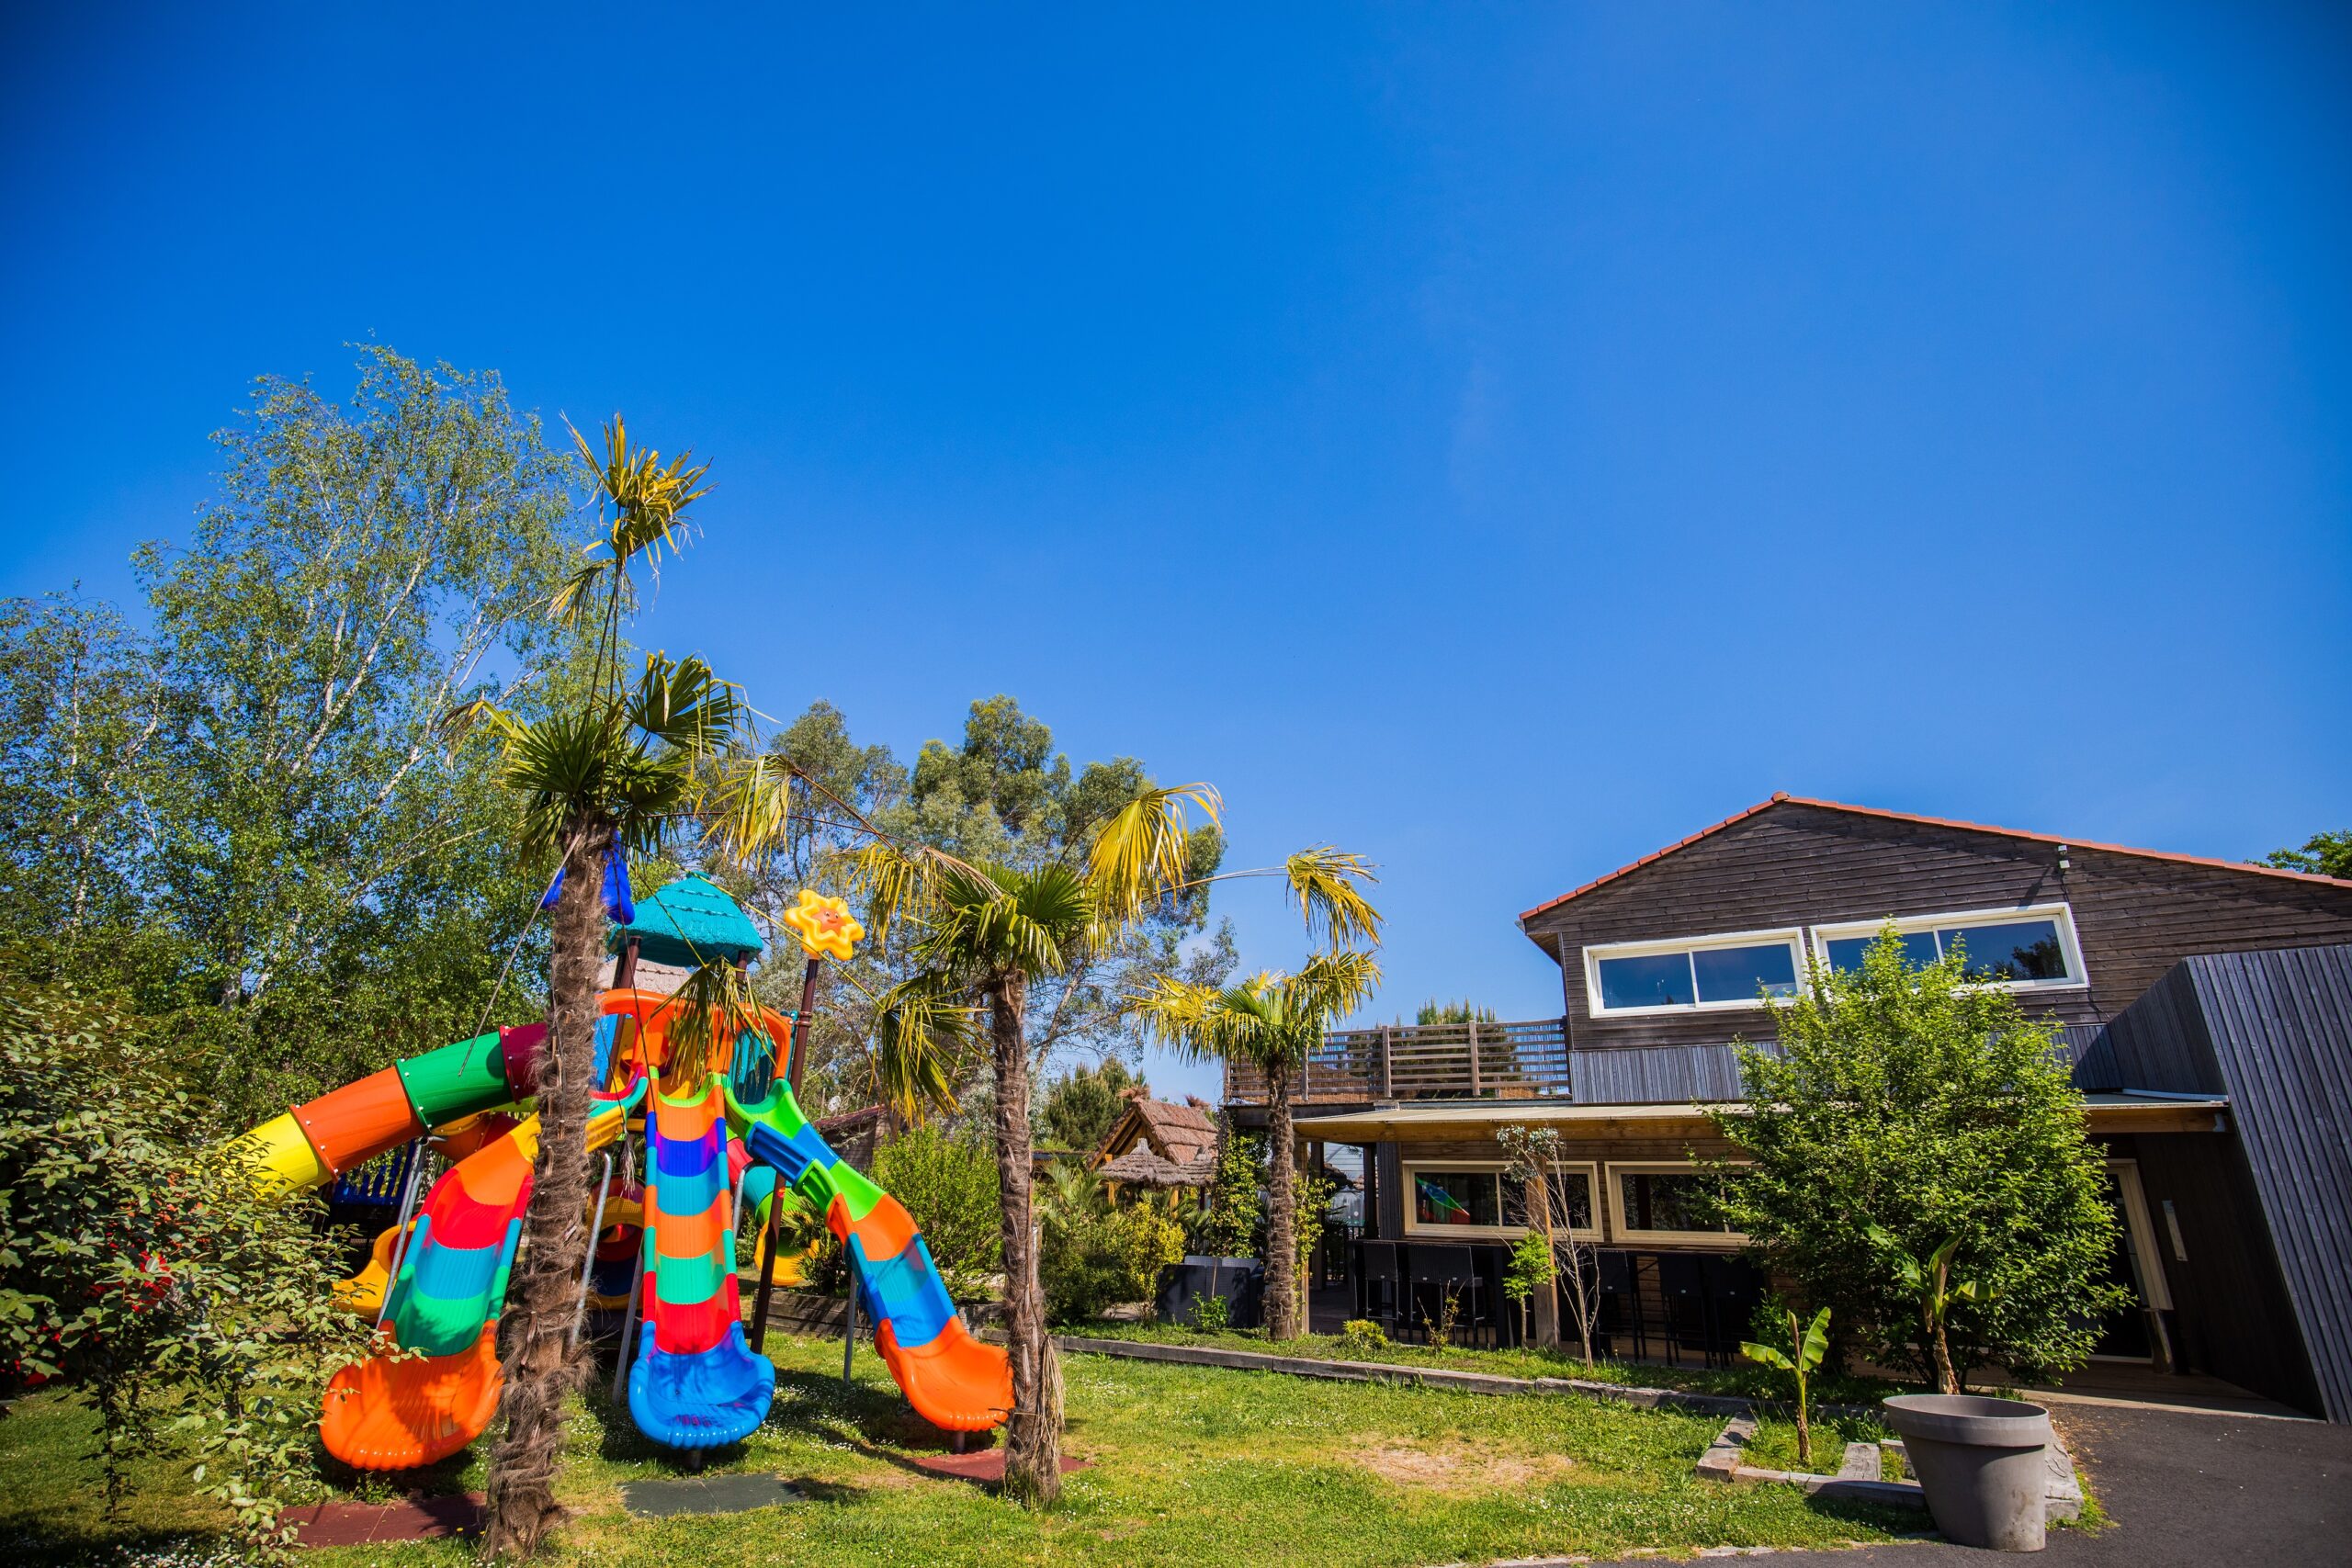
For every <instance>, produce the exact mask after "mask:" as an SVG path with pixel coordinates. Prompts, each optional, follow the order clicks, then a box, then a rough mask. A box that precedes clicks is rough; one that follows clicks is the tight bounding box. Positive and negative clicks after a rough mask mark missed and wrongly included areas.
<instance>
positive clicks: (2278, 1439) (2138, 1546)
mask: <svg viewBox="0 0 2352 1568" xmlns="http://www.w3.org/2000/svg"><path fill="white" fill-rule="evenodd" d="M2052 1419H2053V1420H2055V1421H2056V1422H2057V1423H2058V1425H2059V1427H2060V1428H2061V1429H2062V1430H2063V1431H2064V1433H2065V1435H2066V1441H2067V1443H2068V1445H2069V1446H2070V1447H2072V1449H2073V1450H2074V1451H2075V1458H2076V1460H2077V1461H2079V1462H2080V1463H2081V1465H2082V1468H2083V1470H2084V1471H2085V1472H2086V1473H2087V1474H2088V1475H2089V1476H2090V1478H2091V1488H2092V1490H2093V1491H2094V1492H2096V1493H2097V1494H2098V1500H2099V1505H2100V1506H2102V1507H2103V1508H2105V1509H2106V1510H2107V1517H2108V1523H2107V1525H2106V1527H2105V1528H2104V1529H2100V1530H2099V1531H2098V1532H2097V1533H2096V1534H2094V1533H2091V1532H2089V1531H2086V1530H2080V1529H2053V1530H2052V1531H2051V1532H2050V1550H2049V1551H2045V1552H2043V1553H2042V1554H2041V1559H2040V1561H2041V1562H2046V1563H2049V1564H2051V1565H2052V1568H2061V1565H2063V1564H2072V1563H2098V1564H2117V1565H2121V1564H2130V1565H2131V1568H2173V1565H2175V1564H2178V1565H2180V1568H2214V1565H2215V1564H2219V1563H2231V1564H2235V1563H2244V1564H2247V1565H2249V1568H2252V1565H2254V1564H2260V1565H2262V1568H2270V1565H2272V1564H2277V1565H2278V1568H2303V1565H2310V1568H2335V1565H2339V1564H2345V1563H2352V1427H2329V1426H2323V1425H2322V1424H2320V1423H2318V1422H2316V1421H2275V1420H2263V1419H2259V1418H2256V1417H2250V1416H2210V1415H2202V1414H2185V1413H2182V1412H2178V1411H2164V1410H2145V1409H2133V1408H2130V1407H2126V1406H2118V1405H2086V1404H2066V1405H2060V1406H2056V1407H2054V1408H2053V1410H2052ZM1995 1559H1996V1553H1992V1552H1985V1551H1974V1550H1973V1549H1971V1548H1968V1547H1962V1546H1953V1545H1951V1544H1950V1543H1949V1542H1941V1541H1939V1542H1936V1543H1934V1544H1932V1545H1928V1544H1905V1545H1900V1546H1877V1547H1871V1548H1868V1549H1866V1550H1863V1551H1835V1552H1822V1551H1804V1552H1790V1553H1787V1554H1785V1555H1781V1554H1778V1553H1776V1554H1774V1555H1773V1556H1772V1557H1771V1558H1770V1561H1771V1562H1774V1563H1775V1564H1778V1563H1791V1564H1795V1563H1822V1564H1825V1565H1826V1564H1841V1565H1844V1568H1858V1565H1860V1564H1864V1563H1868V1564H1873V1565H1875V1564H1880V1563H1887V1564H1902V1565H1904V1568H1928V1565H1929V1564H1937V1563H1946V1562H1992V1561H1994V1560H1995Z"/></svg>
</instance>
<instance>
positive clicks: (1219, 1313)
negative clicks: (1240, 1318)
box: [1192, 1296, 1233, 1334]
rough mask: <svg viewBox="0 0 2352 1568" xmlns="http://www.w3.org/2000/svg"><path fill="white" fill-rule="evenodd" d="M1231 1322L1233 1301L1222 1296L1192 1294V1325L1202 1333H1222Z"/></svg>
mask: <svg viewBox="0 0 2352 1568" xmlns="http://www.w3.org/2000/svg"><path fill="white" fill-rule="evenodd" d="M1232 1322H1233V1303H1230V1302H1228V1301H1227V1300H1226V1299H1225V1298H1224V1297H1223V1296H1194V1297H1193V1321H1192V1326H1193V1327H1194V1328H1197V1329H1199V1330H1200V1331H1201V1332H1202V1333H1204V1334H1222V1333H1224V1332H1225V1331H1226V1329H1227V1327H1228V1326H1229V1325H1231V1324H1232Z"/></svg>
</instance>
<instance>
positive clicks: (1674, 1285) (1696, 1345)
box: [1657, 1252, 1715, 1367]
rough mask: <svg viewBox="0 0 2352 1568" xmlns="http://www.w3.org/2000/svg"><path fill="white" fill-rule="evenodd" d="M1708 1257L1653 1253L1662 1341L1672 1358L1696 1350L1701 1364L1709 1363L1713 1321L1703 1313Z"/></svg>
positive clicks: (1712, 1342) (1705, 1311)
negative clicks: (1662, 1312) (1664, 1335)
mask: <svg viewBox="0 0 2352 1568" xmlns="http://www.w3.org/2000/svg"><path fill="white" fill-rule="evenodd" d="M1707 1262H1708V1260H1707V1259H1706V1258H1702V1257H1701V1256H1700V1255H1699V1254H1697V1253H1695V1252H1661V1253H1659V1254H1657V1293H1658V1300H1659V1304H1660V1305H1661V1306H1662V1307H1664V1309H1665V1314H1664V1315H1665V1320H1666V1321H1665V1325H1664V1327H1665V1330H1666V1341H1667V1344H1668V1348H1670V1349H1671V1351H1672V1353H1673V1357H1674V1359H1675V1360H1677V1361H1680V1360H1681V1359H1682V1352H1683V1351H1685V1350H1696V1351H1698V1352H1699V1359H1700V1362H1701V1364H1702V1365H1704V1366H1710V1367H1712V1366H1713V1365H1714V1364H1715V1352H1714V1349H1713V1344H1714V1335H1713V1322H1712V1320H1711V1319H1710V1317H1709V1314H1708V1312H1707V1269H1706V1265H1707Z"/></svg>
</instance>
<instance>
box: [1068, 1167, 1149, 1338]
mask: <svg viewBox="0 0 2352 1568" xmlns="http://www.w3.org/2000/svg"><path fill="white" fill-rule="evenodd" d="M1039 1207H1040V1209H1041V1210H1042V1211H1043V1212H1044V1214H1045V1231H1044V1237H1043V1240H1044V1247H1042V1249H1041V1250H1040V1253H1039V1257H1038V1280H1039V1283H1040V1284H1042V1285H1043V1286H1044V1288H1045V1292H1046V1316H1047V1317H1048V1318H1050V1319H1051V1320H1052V1321H1054V1322H1056V1323H1082V1322H1085V1321H1086V1320H1088V1319H1090V1318H1096V1317H1100V1316H1102V1315H1103V1309H1104V1308H1105V1307H1109V1306H1113V1305H1115V1304H1117V1303H1122V1302H1133V1301H1144V1300H1148V1299H1149V1298H1150V1297H1151V1295H1152V1294H1153V1292H1155V1291H1156V1290H1158V1288H1159V1271H1160V1270H1161V1269H1164V1268H1166V1267H1167V1266H1168V1265H1169V1264H1170V1263H1174V1262H1176V1261H1177V1260H1178V1259H1180V1258H1182V1257H1183V1256H1184V1227H1183V1225H1182V1224H1181V1223H1180V1222H1179V1221H1178V1220H1177V1218H1176V1217H1175V1215H1174V1213H1172V1212H1171V1208H1170V1206H1169V1205H1164V1204H1160V1203H1156V1202H1152V1201H1148V1200H1147V1201H1142V1202H1138V1203H1136V1204H1134V1205H1133V1206H1131V1207H1128V1208H1125V1209H1122V1208H1118V1207H1116V1206H1114V1204H1112V1202H1111V1201H1110V1200H1109V1197H1108V1195H1107V1193H1106V1192H1105V1191H1104V1190H1103V1185H1102V1183H1101V1181H1100V1180H1099V1179H1096V1178H1095V1177H1094V1176H1093V1175H1092V1173H1091V1172H1089V1171H1084V1170H1078V1169H1074V1168H1061V1169H1057V1170H1056V1171H1054V1172H1053V1174H1052V1177H1051V1178H1050V1179H1048V1181H1047V1183H1046V1187H1045V1190H1044V1192H1043V1201H1042V1202H1041V1203H1040V1204H1039Z"/></svg>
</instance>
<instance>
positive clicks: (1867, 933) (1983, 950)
mask: <svg viewBox="0 0 2352 1568" xmlns="http://www.w3.org/2000/svg"><path fill="white" fill-rule="evenodd" d="M1885 926H1886V922H1885V921H1884V920H1847V921H1842V922H1840V923H1838V924H1837V925H1826V926H1815V927H1814V928H1813V945H1814V951H1815V952H1816V953H1819V954H1821V961H1822V963H1824V964H1827V965H1828V966H1829V967H1830V968H1832V969H1858V968H1860V966H1861V962H1862V954H1863V953H1865V952H1866V951H1868V949H1869V947H1870V945H1871V942H1876V941H1877V940H1878V933H1879V932H1880V931H1883V930H1884V929H1885ZM1894 929H1895V931H1896V932H1897V933H1898V934H1899V935H1900V936H1901V937H1902V939H1903V946H1904V950H1905V954H1906V955H1907V956H1908V957H1909V958H1910V960H1911V962H1912V963H1913V964H1917V965H1925V964H1933V963H1935V962H1936V961H1937V960H1938V959H1939V958H1941V957H1943V956H1944V955H1945V954H1947V953H1951V952H1952V951H1953V949H1955V948H1964V949H1965V951H1966V952H1967V954H1968V976H1969V978H1970V979H1972V980H1976V981H1979V982H1981V983H1982V984H1985V985H1988V986H2000V987H2005V988H2007V989H2009V990H2013V991H2050V990H2061V989H2065V988H2069V987H2082V986H2086V985H2088V984H2090V980H2089V978H2088V976H2086V974H2085V973H2084V971H2083V949H2082V944H2081V942H2078V941H2077V940H2076V939H2075V911H2074V910H2073V909H2072V908H2068V907H2067V906H2066V905H2064V904H2035V905H2031V906H2030V907H2028V908H2022V909H1965V910H1961V911H1958V912H1956V913H1953V914H1948V915H1905V916H1902V917H1900V918H1898V919H1896V920H1895V921H1894Z"/></svg>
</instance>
